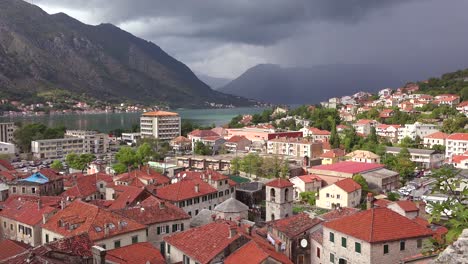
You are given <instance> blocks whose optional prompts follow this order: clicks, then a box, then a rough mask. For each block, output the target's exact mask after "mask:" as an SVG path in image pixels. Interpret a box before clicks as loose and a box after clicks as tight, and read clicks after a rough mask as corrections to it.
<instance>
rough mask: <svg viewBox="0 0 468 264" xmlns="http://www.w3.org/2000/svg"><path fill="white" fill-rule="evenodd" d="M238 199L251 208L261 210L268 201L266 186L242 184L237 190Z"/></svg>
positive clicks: (259, 183)
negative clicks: (264, 202)
mask: <svg viewBox="0 0 468 264" xmlns="http://www.w3.org/2000/svg"><path fill="white" fill-rule="evenodd" d="M236 199H237V200H239V201H240V202H242V203H243V204H245V205H247V206H248V207H249V208H254V207H258V208H259V207H260V205H261V204H262V203H263V201H265V199H266V192H265V185H264V184H263V183H261V182H245V183H241V184H239V185H238V186H237V188H236Z"/></svg>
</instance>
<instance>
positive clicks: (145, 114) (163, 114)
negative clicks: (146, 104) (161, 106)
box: [143, 111, 179, 116]
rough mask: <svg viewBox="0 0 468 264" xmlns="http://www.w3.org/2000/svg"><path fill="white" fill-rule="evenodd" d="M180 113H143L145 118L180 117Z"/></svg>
mask: <svg viewBox="0 0 468 264" xmlns="http://www.w3.org/2000/svg"><path fill="white" fill-rule="evenodd" d="M178 115H179V114H178V113H174V112H167V111H153V112H146V113H143V116H178Z"/></svg>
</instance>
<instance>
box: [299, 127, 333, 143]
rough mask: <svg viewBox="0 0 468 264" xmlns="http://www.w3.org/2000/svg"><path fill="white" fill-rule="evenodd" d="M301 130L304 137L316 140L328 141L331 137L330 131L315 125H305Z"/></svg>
mask: <svg viewBox="0 0 468 264" xmlns="http://www.w3.org/2000/svg"><path fill="white" fill-rule="evenodd" d="M300 131H301V132H302V134H303V137H307V138H311V139H312V140H314V141H328V139H330V135H331V133H330V131H327V130H321V129H318V128H315V127H304V128H301V129H300Z"/></svg>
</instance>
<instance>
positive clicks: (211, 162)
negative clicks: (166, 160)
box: [176, 155, 232, 171]
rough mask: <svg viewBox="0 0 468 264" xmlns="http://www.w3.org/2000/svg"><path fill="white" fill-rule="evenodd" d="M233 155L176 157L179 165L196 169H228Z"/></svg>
mask: <svg viewBox="0 0 468 264" xmlns="http://www.w3.org/2000/svg"><path fill="white" fill-rule="evenodd" d="M231 159H232V157H229V158H227V157H225V156H223V155H221V156H220V155H217V156H179V157H176V161H177V166H180V167H183V168H187V169H194V170H207V169H211V170H216V171H228V170H229V169H230V167H231Z"/></svg>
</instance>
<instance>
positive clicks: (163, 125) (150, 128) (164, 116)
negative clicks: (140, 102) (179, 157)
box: [140, 111, 181, 140]
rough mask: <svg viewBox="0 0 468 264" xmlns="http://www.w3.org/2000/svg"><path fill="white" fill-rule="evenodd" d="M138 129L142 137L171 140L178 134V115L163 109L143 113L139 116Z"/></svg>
mask: <svg viewBox="0 0 468 264" xmlns="http://www.w3.org/2000/svg"><path fill="white" fill-rule="evenodd" d="M140 130H141V132H140V133H141V137H142V138H159V139H162V140H171V139H173V138H176V137H178V136H180V133H181V131H180V116H179V114H178V113H173V112H165V111H154V112H147V113H144V114H143V115H142V116H141V118H140Z"/></svg>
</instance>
